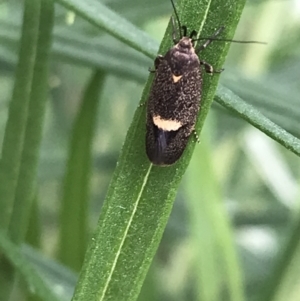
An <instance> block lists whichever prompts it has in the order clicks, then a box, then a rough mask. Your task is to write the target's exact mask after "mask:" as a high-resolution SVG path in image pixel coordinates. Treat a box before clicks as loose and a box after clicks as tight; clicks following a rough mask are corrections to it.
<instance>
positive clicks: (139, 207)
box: [73, 0, 244, 301]
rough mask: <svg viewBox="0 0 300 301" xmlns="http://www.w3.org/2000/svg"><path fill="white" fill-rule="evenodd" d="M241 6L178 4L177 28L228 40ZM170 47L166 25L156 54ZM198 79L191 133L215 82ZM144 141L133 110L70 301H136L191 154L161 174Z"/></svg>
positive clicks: (210, 54)
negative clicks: (220, 31) (218, 31)
mask: <svg viewBox="0 0 300 301" xmlns="http://www.w3.org/2000/svg"><path fill="white" fill-rule="evenodd" d="M243 6H244V1H226V2H225V1H222V2H221V3H220V2H219V1H195V0H183V1H181V2H180V9H179V11H180V17H181V20H182V23H183V24H187V25H188V26H189V28H193V29H196V30H198V31H199V32H201V34H202V33H203V36H208V35H210V34H211V33H212V32H213V31H214V30H215V28H216V24H217V26H218V25H220V24H222V25H226V28H227V31H226V37H227V38H231V37H232V35H233V33H234V30H235V27H236V25H237V22H238V19H239V16H240V14H241V11H242V8H243ZM183 8H184V9H183ZM171 45H172V39H171V26H170V24H169V28H168V30H167V33H166V35H165V37H164V39H163V42H162V46H161V51H160V53H165V52H166V50H167V49H168V48H169V47H170V46H171ZM227 50H228V45H225V43H224V44H216V43H215V44H214V45H212V47H210V51H207V52H205V60H206V61H209V62H212V63H214V65H215V67H216V68H217V67H221V66H222V64H223V62H224V60H225V56H226V53H227ZM204 77H205V80H204V89H203V98H202V103H203V106H202V111H201V113H200V118H199V124H198V126H197V130H200V128H201V127H202V126H203V122H204V119H205V117H206V115H207V113H208V110H209V108H210V105H211V102H212V101H213V96H214V92H215V89H216V87H217V82H218V76H214V77H209V76H206V75H205V76H204ZM151 80H152V75H151V76H150V79H149V80H148V82H147V85H146V87H145V90H144V93H143V96H142V100H141V102H142V103H144V102H146V100H147V97H148V93H149V88H150V83H151ZM144 141H145V108H138V109H137V111H136V114H135V116H134V119H133V122H132V124H131V126H130V129H129V131H128V134H127V138H126V141H125V144H124V146H123V151H122V154H121V156H120V159H119V163H118V165H117V168H116V171H115V173H114V176H113V179H112V181H111V184H110V187H109V190H108V194H107V197H106V201H105V204H104V206H103V208H102V212H101V216H100V220H99V224H98V227H97V229H96V232H95V234H94V236H93V238H92V241H91V244H90V246H89V248H88V251H87V254H86V257H85V262H84V265H83V269H82V271H81V275H80V279H79V282H78V284H77V287H76V289H75V294H74V297H73V300H74V301H75V300H76V301H83V300H89V301H96V300H97V301H100V300H101V301H103V300H120V301H122V300H135V299H136V298H137V295H138V293H139V290H140V287H141V285H142V283H143V280H144V277H145V274H146V272H147V270H148V268H149V264H150V262H151V260H152V258H153V256H154V254H155V252H156V249H157V247H158V244H159V241H160V239H161V235H162V233H163V230H164V228H165V225H166V222H167V220H168V217H169V214H170V211H171V208H172V205H173V201H174V197H175V195H176V192H177V188H178V185H179V183H180V180H181V178H182V175H183V173H184V172H185V169H186V168H187V165H188V163H189V160H190V158H191V155H192V152H193V148H194V143H190V144H189V145H188V147H187V149H186V151H185V154H184V155H183V158H182V159H181V160H180V161H179V162H178V163H176V164H174V165H173V166H171V167H167V168H161V167H155V166H152V165H151V164H150V163H149V161H148V159H147V158H146V155H145V146H144Z"/></svg>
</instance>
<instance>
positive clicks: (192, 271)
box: [0, 0, 300, 301]
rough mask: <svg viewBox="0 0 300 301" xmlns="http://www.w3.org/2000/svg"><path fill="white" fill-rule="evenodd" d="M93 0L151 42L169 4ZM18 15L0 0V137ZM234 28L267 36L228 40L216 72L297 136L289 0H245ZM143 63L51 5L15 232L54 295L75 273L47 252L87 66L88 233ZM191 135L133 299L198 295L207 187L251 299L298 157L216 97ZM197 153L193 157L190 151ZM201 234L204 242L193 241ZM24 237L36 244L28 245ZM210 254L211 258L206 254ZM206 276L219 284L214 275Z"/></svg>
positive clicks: (298, 88)
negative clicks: (36, 131) (20, 228)
mask: <svg viewBox="0 0 300 301" xmlns="http://www.w3.org/2000/svg"><path fill="white" fill-rule="evenodd" d="M102 2H104V3H105V4H106V5H107V6H108V7H110V8H112V9H113V10H115V11H116V12H118V13H119V14H120V15H122V16H124V17H125V18H127V19H128V20H130V22H132V23H134V24H135V25H136V26H138V27H140V28H142V29H143V30H145V31H146V32H147V33H149V34H150V35H151V36H152V37H153V38H154V39H156V40H157V41H158V42H159V41H160V40H161V39H162V37H163V34H164V31H165V28H166V26H167V22H168V21H169V17H170V14H171V12H172V8H171V5H170V3H169V1H161V0H151V1H150V2H149V1H146V0H139V1H134V0H105V1H102ZM149 3H150V5H149ZM21 21H22V3H21V1H18V0H11V1H3V0H2V1H1V2H0V91H1V93H0V142H1V141H2V139H3V134H4V130H5V123H6V120H7V112H8V102H9V100H10V97H11V93H12V87H13V83H14V71H15V66H16V62H17V55H18V43H19V37H20V29H21ZM220 25H222V24H216V27H219V26H220ZM235 38H236V39H238V40H257V41H264V42H267V45H256V44H252V45H248V44H232V45H231V49H230V53H229V55H228V58H227V61H226V64H225V66H224V68H225V71H224V72H223V73H222V75H221V79H220V83H221V84H222V85H224V86H226V87H228V88H230V89H231V90H232V91H234V92H235V93H236V94H237V95H239V96H240V97H241V98H242V99H243V100H245V101H246V102H247V103H249V104H252V105H253V106H254V107H255V108H257V109H258V110H260V111H261V112H262V113H263V114H264V115H265V116H267V117H269V118H270V119H271V120H272V121H273V122H275V123H276V124H278V125H280V126H281V127H282V128H284V129H285V130H287V131H288V132H290V133H291V134H293V135H294V136H296V137H298V138H300V124H299V121H300V3H299V1H297V0H294V1H293V0H268V1H263V0H261V1H258V0H249V1H248V2H247V5H246V7H245V9H244V12H243V15H242V19H241V21H240V24H239V26H238V29H237V32H236V36H235ZM215 43H217V42H215ZM206 51H209V48H208V49H207V50H206ZM210 63H211V64H212V65H213V63H214V62H210ZM152 65H153V62H152V61H151V60H150V59H149V58H147V57H145V56H144V55H142V54H140V53H137V52H136V51H134V50H132V49H131V48H129V47H128V46H126V45H124V44H122V43H121V42H119V41H117V40H115V39H114V38H112V37H111V36H109V35H107V34H106V33H105V32H101V31H99V30H98V29H97V28H96V27H93V26H92V25H91V24H89V23H88V22H86V21H84V20H82V19H80V18H79V17H77V16H75V15H74V14H73V13H72V12H70V11H68V10H66V9H64V8H63V7H62V6H60V5H56V18H55V30H54V40H53V47H52V56H51V68H50V78H49V91H50V93H49V101H48V105H47V117H46V124H45V128H44V135H43V142H42V148H41V154H40V156H41V157H40V163H39V169H38V187H37V196H36V200H37V202H36V203H37V204H38V205H36V206H35V208H34V209H36V211H35V212H34V211H33V214H32V224H31V228H30V230H29V233H28V237H27V241H28V244H30V245H32V246H34V248H35V250H34V249H32V248H30V247H29V246H27V247H26V248H24V252H25V254H26V256H28V258H29V259H30V260H31V261H32V262H33V263H34V264H35V265H36V266H37V268H38V269H39V270H40V271H41V273H43V275H45V277H46V279H48V280H49V281H50V283H53V285H54V284H55V285H57V289H58V291H59V292H60V293H61V298H62V299H61V300H68V298H70V296H71V293H72V289H73V286H74V284H75V281H76V276H75V273H74V274H73V273H72V272H70V271H68V270H66V269H65V268H64V267H63V266H62V265H60V264H59V258H63V255H61V254H62V253H61V252H62V251H61V245H60V244H61V240H60V239H59V229H60V225H61V222H60V221H61V219H60V216H61V206H60V204H61V200H62V198H63V187H64V185H63V183H64V177H65V174H66V166H67V161H68V158H69V152H70V139H71V135H72V134H71V133H72V130H73V125H74V120H76V116H77V114H78V112H79V110H80V103H81V100H82V96H83V91H84V89H85V86H86V84H87V82H88V81H89V79H90V77H91V74H92V73H93V72H94V70H95V69H100V70H102V71H103V73H104V74H105V82H104V85H103V89H102V90H101V93H100V94H101V95H100V97H99V102H100V103H99V107H98V108H97V125H96V129H95V132H94V138H93V144H92V164H91V165H92V167H91V171H90V184H89V189H90V190H89V197H88V212H89V214H88V223H89V230H88V231H89V235H90V234H91V233H92V231H93V229H94V228H95V226H96V222H97V219H98V216H99V212H100V210H101V205H102V201H103V200H104V197H105V194H106V190H107V187H108V184H109V181H110V179H111V176H112V173H113V171H114V168H115V166H116V162H117V159H118V155H119V152H120V149H121V147H122V144H123V141H124V139H125V135H126V131H127V128H128V127H129V124H130V122H131V120H132V117H133V113H134V111H135V109H136V108H137V106H138V101H139V99H140V96H141V93H142V89H143V86H144V83H145V81H146V78H147V75H148V68H149V67H151V66H152ZM116 87H117V88H116ZM200 140H201V143H200V145H199V146H197V147H196V150H195V153H194V157H193V159H192V162H191V166H193V168H196V169H197V168H198V167H199V168H202V174H203V179H202V178H201V179H195V178H193V171H192V168H191V166H190V168H189V169H188V171H187V172H186V175H185V177H184V179H183V181H182V184H181V187H180V189H179V191H178V195H177V199H176V202H175V205H174V208H173V212H172V215H171V218H170V220H169V224H168V226H167V229H166V231H165V234H164V237H163V240H162V242H161V245H160V247H159V250H158V252H157V255H156V257H155V260H154V261H153V264H152V267H151V269H150V272H149V274H148V276H147V279H146V281H145V284H144V286H143V289H142V292H141V296H140V300H143V301H144V300H159V301H169V300H174V301H177V300H178V301H179V300H200V301H201V300H203V299H201V298H203V297H201V287H199V283H200V282H201V281H200V282H198V278H199V277H201V273H203V269H201V268H199V269H198V268H197V266H198V264H199V262H201V259H203V258H205V255H207V254H206V252H209V250H211V249H209V246H208V245H210V244H212V245H213V244H214V240H213V238H212V237H213V235H210V232H211V231H213V229H214V225H212V224H210V222H209V218H207V211H206V210H207V209H204V208H206V205H207V206H209V200H210V197H213V198H216V199H217V201H220V202H221V203H220V206H223V207H224V209H225V210H224V211H223V213H225V212H226V214H228V215H229V216H230V220H231V223H232V225H233V227H234V240H235V242H236V247H237V249H238V254H239V259H240V263H241V266H242V273H243V277H244V279H245V287H246V294H247V300H256V298H258V297H259V295H260V294H261V291H262V289H263V288H264V286H265V285H266V283H268V282H267V281H268V279H269V277H270V276H272V271H273V270H272V268H273V267H274V266H275V265H276V263H277V260H278V258H279V257H278V256H279V254H281V253H280V252H281V251H282V250H283V249H284V247H285V245H286V243H287V239H288V237H289V235H290V233H291V231H292V228H293V224H294V221H295V220H297V219H299V214H298V204H299V201H300V198H299V179H300V161H299V158H298V157H297V156H296V155H294V154H292V153H291V152H289V151H288V150H286V149H284V148H283V147H282V146H280V145H279V144H277V143H276V142H274V141H272V140H271V139H270V138H268V137H267V136H266V135H265V134H263V133H261V132H260V131H258V130H256V129H255V128H254V127H252V126H251V125H249V124H248V123H247V122H245V121H243V120H241V119H239V118H237V117H236V116H234V115H233V114H232V113H229V112H228V111H227V110H226V109H224V108H223V107H221V106H220V105H219V104H217V103H214V104H213V106H212V110H211V111H210V114H209V117H208V119H207V122H206V125H205V129H204V132H203V133H202V135H201V139H200ZM203 154H205V156H204V155H203ZM202 159H203V160H204V159H205V160H204V161H205V162H202V163H199V160H200V161H201V160H202ZM203 160H202V161H203ZM197 164H199V165H197ZM206 169H208V171H207V170H206ZM211 171H212V173H211ZM207 174H209V175H210V177H213V179H212V180H213V182H214V183H215V186H213V187H211V195H209V196H207V204H206V205H205V204H201V203H198V204H197V191H199V189H201V187H202V185H205V181H206V175H207ZM222 210H223V209H221V211H222ZM223 213H222V214H223ZM37 220H38V221H39V222H38V223H37ZM37 224H39V226H37ZM73 235H76V234H73ZM199 237H200V238H199ZM201 240H202V242H203V240H204V241H206V244H204V245H203V244H201ZM199 241H200V242H199ZM205 248H207V249H205ZM36 249H38V250H39V251H40V252H41V253H42V254H44V255H43V256H42V255H40V254H37V253H36ZM212 249H213V248H212ZM299 251H300V250H299ZM203 254H204V255H203ZM299 255H300V253H299ZM215 256H216V261H215V268H216V269H217V270H218V268H220V269H221V267H218V261H217V257H218V254H217V255H215ZM80 260H81V259H80ZM62 261H63V259H62ZM67 264H68V263H67ZM299 264H300V257H299V258H297V256H294V258H293V261H292V262H291V264H290V267H289V269H288V271H287V277H284V278H283V279H282V280H281V282H280V289H279V290H278V294H277V295H276V298H275V299H276V300H278V301H279V300H289V301H294V300H295V301H296V300H300V268H299ZM69 265H70V267H69V268H70V269H71V270H74V272H76V270H78V265H77V266H76V264H74V265H72V263H70V264H69ZM210 276H211V274H210V273H209V271H208V272H207V274H206V273H205V272H204V274H202V277H207V280H206V285H210V283H214V282H216V279H210V278H209V277H210ZM217 282H218V283H220V285H218V288H219V289H220V290H222V285H221V284H222V277H220V279H218V281H217ZM201 283H202V282H201ZM214 285H215V284H214ZM199 291H200V292H199ZM221 295H223V299H222V300H229V299H228V296H226V294H221ZM23 298H24V296H23V295H22V292H21V291H20V290H16V292H15V293H14V300H16V301H17V300H23ZM275 299H274V300H275ZM205 301H206V300H205Z"/></svg>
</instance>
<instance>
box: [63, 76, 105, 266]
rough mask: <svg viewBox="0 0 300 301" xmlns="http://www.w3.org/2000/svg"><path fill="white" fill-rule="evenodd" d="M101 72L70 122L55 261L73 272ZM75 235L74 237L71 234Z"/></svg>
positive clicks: (79, 251)
mask: <svg viewBox="0 0 300 301" xmlns="http://www.w3.org/2000/svg"><path fill="white" fill-rule="evenodd" d="M104 82H105V73H104V72H103V71H102V70H99V71H97V72H95V74H93V76H92V78H91V80H90V81H89V83H88V85H87V88H86V91H85V93H84V96H83V99H82V104H81V108H80V110H79V112H78V115H77V118H76V120H75V121H74V125H73V130H72V134H71V135H72V137H71V141H70V148H69V156H68V163H67V168H66V174H65V178H64V185H63V197H62V202H61V216H60V243H59V249H60V250H59V258H60V259H61V261H62V262H63V263H64V264H66V265H67V266H69V267H71V268H72V269H73V270H75V271H76V270H80V268H81V266H82V262H83V258H84V254H85V251H86V245H87V235H88V220H87V216H88V205H89V181H90V173H91V165H92V142H93V136H94V131H95V125H96V117H97V114H98V105H99V93H100V92H101V90H102V88H103V85H104ZM74 233H76V235H74Z"/></svg>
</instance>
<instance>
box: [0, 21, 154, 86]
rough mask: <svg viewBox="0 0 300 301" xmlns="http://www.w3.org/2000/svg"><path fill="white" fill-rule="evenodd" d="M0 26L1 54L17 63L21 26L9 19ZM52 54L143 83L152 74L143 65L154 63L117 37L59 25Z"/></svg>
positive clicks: (68, 61)
mask: <svg viewBox="0 0 300 301" xmlns="http://www.w3.org/2000/svg"><path fill="white" fill-rule="evenodd" d="M0 28H1V30H0V41H1V42H2V45H0V47H2V48H0V57H1V58H2V59H5V61H8V62H10V63H14V59H13V57H15V56H14V55H13V54H12V51H13V50H14V49H15V47H16V45H17V41H18V39H19V35H18V32H19V30H18V28H17V27H16V28H13V23H12V22H10V21H7V20H0ZM157 48H158V43H157ZM1 49H3V54H1ZM52 55H53V56H54V58H55V59H58V60H60V61H63V62H66V63H71V64H76V65H80V66H87V67H92V68H98V69H102V70H104V71H107V72H108V73H110V74H114V75H116V76H119V77H121V78H126V79H128V80H134V81H137V82H140V83H144V82H145V80H146V78H147V76H148V70H147V68H143V67H142V66H147V67H149V66H151V64H152V61H151V62H149V61H150V60H149V59H148V58H146V57H145V56H144V55H142V54H141V53H138V52H136V51H135V50H133V49H132V48H129V47H128V46H126V45H124V44H123V43H120V42H119V41H116V40H115V39H114V40H112V39H105V38H104V37H101V39H96V38H93V39H91V37H87V36H86V34H84V33H80V32H78V31H76V32H74V30H71V29H68V30H65V29H59V28H58V29H57V30H56V31H54V41H53V47H52Z"/></svg>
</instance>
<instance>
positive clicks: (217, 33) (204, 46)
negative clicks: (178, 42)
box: [196, 26, 225, 53]
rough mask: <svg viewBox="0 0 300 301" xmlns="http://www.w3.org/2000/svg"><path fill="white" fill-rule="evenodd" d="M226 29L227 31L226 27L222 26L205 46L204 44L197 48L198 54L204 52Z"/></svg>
mask: <svg viewBox="0 0 300 301" xmlns="http://www.w3.org/2000/svg"><path fill="white" fill-rule="evenodd" d="M224 29H225V26H221V27H220V28H218V29H217V30H216V31H215V32H214V33H213V35H212V36H211V37H210V38H209V39H208V40H207V41H206V42H205V43H204V44H202V45H200V46H199V47H197V48H196V52H197V53H198V52H200V51H202V50H204V49H205V48H206V47H207V46H208V45H209V44H210V43H211V42H212V41H213V40H214V39H215V37H216V36H218V35H219V34H220V33H221V32H222V31H223V30H224Z"/></svg>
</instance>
